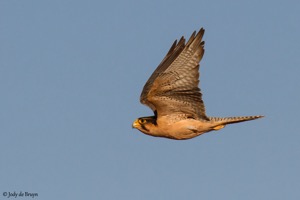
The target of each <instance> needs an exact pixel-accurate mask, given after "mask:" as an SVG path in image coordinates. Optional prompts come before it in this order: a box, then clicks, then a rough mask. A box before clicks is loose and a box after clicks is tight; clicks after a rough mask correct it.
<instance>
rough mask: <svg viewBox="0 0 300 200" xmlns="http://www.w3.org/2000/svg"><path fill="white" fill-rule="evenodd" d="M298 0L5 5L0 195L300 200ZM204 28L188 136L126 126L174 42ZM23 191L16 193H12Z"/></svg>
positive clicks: (0, 6) (15, 1) (0, 8)
mask: <svg viewBox="0 0 300 200" xmlns="http://www.w3.org/2000/svg"><path fill="white" fill-rule="evenodd" d="M299 10H300V3H299V2H298V1H258V0H254V1H208V0H206V1H196V0H194V1H193V0H190V1H170V0H169V1H95V0H89V1H78V0H72V1H70V0H69V1H67V0H65V1H61V0H51V1H37V0H27V1H24V0H22V1H21V0H10V1H4V0H3V1H0V44H1V45H0V91H1V98H0V133H1V139H0V159H1V165H0V169H1V170H0V177H1V180H0V190H1V191H0V199H5V198H6V197H4V196H3V193H4V192H14V191H16V192H20V191H22V192H31V193H38V195H39V196H38V197H36V198H38V199H45V200H48V199H49V200H50V199H131V200H135V199H136V200H140V199H144V200H153V199H155V200H160V199H161V200H163V199H173V200H177V199H178V200H179V199H206V200H210V199H211V200H214V199H237V200H239V199H243V200H250V199H251V200H253V199H273V200H276V199H278V200H279V199H280V200H281V199H289V200H292V199H300V191H299V187H300V175H299V169H300V159H299V158H300V145H299V142H300V126H299V124H298V123H299V122H298V120H299V111H300V110H299V102H300V89H299V88H300V81H299V74H300V56H299V53H300V51H299V49H300V39H299V35H300V26H299V20H300V12H299ZM200 27H204V28H205V29H206V32H205V36H204V40H205V41H206V45H205V49H206V52H205V55H204V58H203V60H202V62H201V69H200V70H201V75H200V76H201V77H200V78H201V81H200V86H201V89H202V92H203V100H204V102H205V105H206V110H207V114H208V115H209V116H235V115H257V114H262V115H265V116H266V117H265V118H263V119H259V120H256V121H251V122H246V123H241V124H236V125H229V126H227V127H226V128H224V129H222V130H220V131H217V132H210V133H207V134H204V135H202V136H199V137H197V138H195V139H192V140H187V141H173V140H167V139H163V138H154V137H150V136H147V135H144V134H142V133H140V132H138V131H137V130H135V129H132V128H131V124H132V122H133V120H134V119H135V118H137V117H141V116H147V115H151V114H152V112H151V110H150V109H149V108H147V107H145V106H143V105H141V104H140V103H139V95H140V92H141V90H142V88H143V85H144V83H145V82H146V81H147V79H148V78H149V76H150V75H151V73H152V72H153V70H154V69H155V68H156V66H157V65H158V64H159V63H160V61H161V59H162V58H163V57H164V55H165V54H166V53H167V51H168V49H169V47H170V45H171V44H172V43H173V41H174V40H175V39H178V38H180V37H181V36H182V35H184V36H185V37H189V36H190V35H191V33H192V32H193V31H194V30H198V29H199V28H200ZM20 198H21V197H20Z"/></svg>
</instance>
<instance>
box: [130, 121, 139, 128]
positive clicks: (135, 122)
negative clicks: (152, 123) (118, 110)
mask: <svg viewBox="0 0 300 200" xmlns="http://www.w3.org/2000/svg"><path fill="white" fill-rule="evenodd" d="M139 126H140V123H139V122H138V120H137V119H136V120H135V121H134V122H133V123H132V128H137V127H139Z"/></svg>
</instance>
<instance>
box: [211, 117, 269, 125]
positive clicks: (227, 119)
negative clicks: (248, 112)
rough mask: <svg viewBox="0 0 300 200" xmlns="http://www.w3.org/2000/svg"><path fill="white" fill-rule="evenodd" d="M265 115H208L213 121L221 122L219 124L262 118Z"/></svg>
mask: <svg viewBox="0 0 300 200" xmlns="http://www.w3.org/2000/svg"><path fill="white" fill-rule="evenodd" d="M262 117H264V116H262V115H257V116H243V117H208V118H209V120H210V121H212V122H219V123H218V124H219V125H226V124H233V123H239V122H245V121H250V120H255V119H259V118H262Z"/></svg>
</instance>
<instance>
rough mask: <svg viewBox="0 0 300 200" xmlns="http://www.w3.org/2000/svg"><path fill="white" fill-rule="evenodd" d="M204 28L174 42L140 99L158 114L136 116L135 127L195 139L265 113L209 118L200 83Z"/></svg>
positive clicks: (156, 134) (162, 134)
mask: <svg viewBox="0 0 300 200" xmlns="http://www.w3.org/2000/svg"><path fill="white" fill-rule="evenodd" d="M203 35H204V29H203V28H201V29H200V30H199V31H198V33H196V31H195V32H194V33H193V34H192V35H191V37H190V39H189V40H188V41H187V42H185V38H184V37H181V39H180V40H179V41H178V42H177V40H175V42H174V43H173V45H172V46H171V48H170V50H169V51H168V53H167V55H166V56H165V57H164V59H163V60H162V61H161V63H160V64H159V65H158V67H157V68H156V70H155V71H154V72H153V74H152V75H151V76H150V78H149V80H148V81H147V82H146V84H145V86H144V88H143V91H142V93H141V96H140V102H141V103H142V104H145V105H147V106H149V107H150V108H151V109H152V110H153V112H154V116H149V117H140V118H138V119H136V120H135V121H134V122H133V124H132V127H133V128H136V129H138V130H139V131H141V132H143V133H145V134H147V135H150V136H155V137H164V138H169V139H175V140H185V139H191V138H194V137H196V136H199V135H201V134H203V133H206V132H209V131H213V130H215V131H216V130H220V129H222V128H224V127H225V126H226V125H227V124H233V123H239V122H244V121H249V120H254V119H258V118H261V117H263V116H261V115H257V116H243V117H209V116H207V115H206V113H205V106H204V103H203V100H202V94H201V91H200V88H199V87H198V84H199V67H200V65H199V62H200V60H201V59H202V57H203V54H204V41H202V37H203Z"/></svg>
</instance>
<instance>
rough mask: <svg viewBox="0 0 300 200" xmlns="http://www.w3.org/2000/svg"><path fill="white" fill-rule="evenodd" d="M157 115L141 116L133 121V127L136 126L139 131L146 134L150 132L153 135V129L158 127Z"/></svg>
mask: <svg viewBox="0 0 300 200" xmlns="http://www.w3.org/2000/svg"><path fill="white" fill-rule="evenodd" d="M156 126H157V124H156V117H155V116H151V117H140V118H138V119H136V120H135V121H134V122H133V123H132V128H136V129H138V130H139V131H141V132H143V133H145V134H150V135H151V132H152V131H151V130H153V128H154V127H156Z"/></svg>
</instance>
